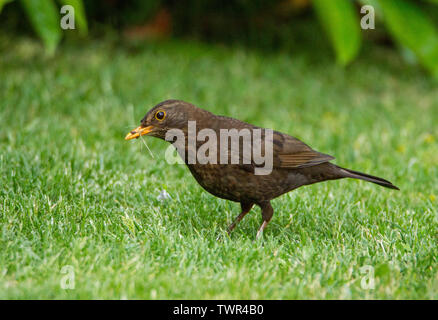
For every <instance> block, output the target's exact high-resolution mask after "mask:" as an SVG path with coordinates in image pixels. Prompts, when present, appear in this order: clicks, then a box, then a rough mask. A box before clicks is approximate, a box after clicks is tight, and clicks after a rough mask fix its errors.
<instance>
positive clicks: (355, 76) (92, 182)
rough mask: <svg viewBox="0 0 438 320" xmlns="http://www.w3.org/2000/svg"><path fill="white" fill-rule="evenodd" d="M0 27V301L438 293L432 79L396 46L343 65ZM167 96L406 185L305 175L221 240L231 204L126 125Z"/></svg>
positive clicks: (303, 55)
mask: <svg viewBox="0 0 438 320" xmlns="http://www.w3.org/2000/svg"><path fill="white" fill-rule="evenodd" d="M0 40H1V41H0V43H2V44H1V45H0V50H1V52H2V53H1V59H0V229H1V231H0V248H1V249H0V298H2V299H24V298H34V299H42V298H49V299H52V298H56V299H78V298H79V299H90V298H91V299H96V298H97V299H102V298H103V299H108V298H109V299H126V298H127V299H135V298H140V299H204V298H206V299H226V298H231V299H234V298H236V299H240V298H242V299H296V298H298V299H319V298H323V299H343V298H347V299H350V298H352V299H357V298H365V299H390V298H395V299H405V298H408V299H437V298H438V268H437V266H438V263H437V262H438V261H437V256H438V246H437V242H438V227H437V226H438V211H437V207H438V181H437V177H438V169H437V163H438V125H437V124H438V90H437V84H436V83H433V82H432V81H431V80H430V79H428V77H427V76H426V74H425V73H424V72H422V71H421V70H419V69H418V68H417V67H415V66H412V65H408V64H406V63H405V62H404V61H402V60H401V58H400V57H399V55H398V54H397V52H395V51H394V50H392V49H388V48H377V47H372V48H370V47H367V46H366V47H365V48H364V50H363V53H362V55H361V57H360V59H359V60H357V61H356V62H354V63H353V64H352V65H351V66H349V67H348V68H346V69H342V68H340V67H338V66H336V65H334V64H333V57H331V56H330V54H329V51H327V50H325V49H327V48H325V47H324V48H323V49H324V50H322V49H321V50H310V52H308V51H306V50H304V49H301V50H300V49H297V50H296V51H293V50H292V49H291V50H292V51H287V52H286V51H279V52H274V51H272V52H267V51H259V50H255V49H250V48H242V47H234V46H232V47H225V46H221V45H214V44H212V45H207V44H199V43H197V42H193V41H186V42H182V41H169V42H164V43H151V44H136V43H120V42H118V41H115V40H111V39H101V40H98V41H90V42H86V43H75V42H73V41H70V42H67V43H65V44H64V45H63V46H61V47H60V48H59V50H58V52H57V54H56V55H55V56H54V57H52V58H48V57H45V56H44V54H43V50H42V49H41V47H40V44H39V43H38V42H35V41H34V40H30V39H27V38H20V39H14V40H12V39H11V38H8V37H5V36H2V38H1V39H0ZM169 98H177V99H183V100H186V101H190V102H192V103H194V104H196V105H198V106H199V107H202V108H205V109H208V110H210V111H212V112H215V113H218V114H223V115H228V116H232V117H235V118H239V119H241V120H244V121H247V122H251V123H253V124H256V125H260V126H263V127H269V128H274V129H276V130H279V131H282V132H285V133H289V134H291V135H293V136H296V137H297V138H299V139H302V140H303V141H304V142H306V143H308V144H309V145H311V146H312V147H313V148H315V149H316V150H318V151H321V152H324V153H328V154H331V155H334V156H335V157H336V160H334V163H336V164H338V165H341V166H345V167H347V168H351V169H355V170H358V171H362V172H367V173H370V174H373V175H377V176H381V177H383V178H386V179H388V180H390V181H391V182H393V183H394V184H395V185H397V186H398V187H399V188H400V189H401V191H394V190H389V189H384V188H381V187H379V186H376V185H374V184H371V183H366V182H362V181H353V180H341V181H331V182H324V183H320V184H316V185H312V186H307V187H303V188H300V189H298V190H296V191H294V192H291V193H289V194H287V195H284V196H282V197H280V198H277V199H276V200H274V201H273V203H272V204H273V207H274V210H275V213H274V217H273V219H272V221H271V223H270V224H269V226H268V228H267V229H266V232H265V234H264V236H263V239H262V240H261V241H255V235H256V231H257V228H258V227H259V225H260V223H261V216H260V209H258V208H257V209H253V211H252V212H251V213H250V214H249V215H247V216H246V217H245V219H244V220H243V221H242V222H241V223H240V224H239V225H238V227H237V228H236V229H235V231H234V232H233V234H232V235H231V236H230V237H227V236H225V233H224V232H225V229H226V226H227V225H228V224H229V223H230V222H231V221H232V220H233V218H234V217H235V216H236V215H237V214H238V213H239V205H238V204H235V203H232V202H229V201H225V200H221V199H218V198H215V197H213V196H211V195H210V194H208V193H207V192H206V191H204V190H203V189H201V187H200V186H199V185H198V184H197V183H196V181H195V180H194V178H193V177H192V176H191V174H190V172H189V170H188V169H187V168H186V167H185V166H181V165H169V164H167V163H166V161H165V159H164V152H165V150H166V148H167V144H166V143H165V142H163V141H160V140H158V139H153V138H147V139H145V142H146V143H147V144H148V146H149V148H150V150H151V153H152V154H151V153H150V152H149V151H148V150H147V148H146V147H145V145H144V144H143V142H142V141H141V140H135V141H129V142H126V141H124V139H123V138H124V136H125V134H126V133H127V132H128V131H129V130H130V129H132V128H134V127H135V126H137V125H138V124H139V121H140V119H141V118H142V117H143V115H144V114H145V113H146V112H147V111H148V110H149V108H151V107H152V106H153V105H155V104H156V103H158V102H160V101H162V100H165V99H169ZM162 190H166V191H167V192H168V193H169V194H170V196H171V199H168V200H159V199H158V196H159V194H160V192H161V191H162ZM220 234H222V235H223V237H222V241H220V242H218V241H216V237H217V236H218V235H220ZM73 277H74V279H73ZM73 280H74V281H73Z"/></svg>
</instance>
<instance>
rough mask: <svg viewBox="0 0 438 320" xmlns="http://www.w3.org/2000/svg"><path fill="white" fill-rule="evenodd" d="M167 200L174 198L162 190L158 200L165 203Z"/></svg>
mask: <svg viewBox="0 0 438 320" xmlns="http://www.w3.org/2000/svg"><path fill="white" fill-rule="evenodd" d="M167 199H172V197H171V196H170V194H169V193H167V191H166V190H164V189H163V190H161V191H160V194H159V195H158V197H157V200H159V201H164V200H167Z"/></svg>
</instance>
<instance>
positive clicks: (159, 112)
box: [155, 111, 166, 121]
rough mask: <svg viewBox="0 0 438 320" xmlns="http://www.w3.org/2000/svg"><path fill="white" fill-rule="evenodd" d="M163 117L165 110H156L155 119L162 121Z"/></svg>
mask: <svg viewBox="0 0 438 320" xmlns="http://www.w3.org/2000/svg"><path fill="white" fill-rule="evenodd" d="M165 117H166V112H164V111H158V112H157V113H156V114H155V119H157V120H158V121H162V120H163V119H164V118H165Z"/></svg>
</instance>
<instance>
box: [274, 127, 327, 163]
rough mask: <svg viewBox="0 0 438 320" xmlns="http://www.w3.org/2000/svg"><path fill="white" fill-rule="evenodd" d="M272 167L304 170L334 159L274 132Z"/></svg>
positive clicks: (294, 139)
mask: <svg viewBox="0 0 438 320" xmlns="http://www.w3.org/2000/svg"><path fill="white" fill-rule="evenodd" d="M273 154H274V167H277V168H305V167H311V166H314V165H317V164H321V163H324V162H328V161H331V160H333V159H334V157H332V156H330V155H328V154H324V153H321V152H318V151H315V150H313V149H312V148H310V147H309V146H308V145H307V144H305V143H304V142H302V141H300V140H298V139H296V138H294V137H291V136H289V135H286V134H283V133H281V132H277V131H274V134H273Z"/></svg>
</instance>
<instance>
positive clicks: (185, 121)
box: [125, 100, 399, 238]
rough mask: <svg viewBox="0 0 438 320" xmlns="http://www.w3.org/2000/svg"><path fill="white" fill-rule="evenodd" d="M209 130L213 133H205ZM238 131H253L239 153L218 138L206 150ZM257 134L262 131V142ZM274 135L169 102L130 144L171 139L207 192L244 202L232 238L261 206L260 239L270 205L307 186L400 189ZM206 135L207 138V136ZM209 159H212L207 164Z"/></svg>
mask: <svg viewBox="0 0 438 320" xmlns="http://www.w3.org/2000/svg"><path fill="white" fill-rule="evenodd" d="M192 121H193V122H192ZM193 124H195V126H196V128H195V129H194V131H193V130H192V133H193V132H195V133H196V137H197V138H196V139H195V140H193V139H192V140H190V134H191V133H190V132H191V131H190V130H191V128H192V129H193V127H194V125H193ZM191 126H192V127H191ZM172 129H174V130H172ZM203 129H211V130H210V131H209V132H208V134H205V133H206V132H205V130H203ZM233 129H237V132H238V133H242V132H244V131H246V133H248V132H249V133H250V136H251V137H252V140H245V135H244V134H241V135H238V136H237V137H238V140H237V141H238V142H237V148H236V144H235V145H234V147H233V145H232V143H231V144H229V140H228V137H227V139H226V140H222V139H219V138H218V139H217V140H220V141H219V142H217V146H214V145H213V144H211V145H210V148H207V147H206V145H207V142H212V143H213V142H214V139H213V138H214V137H212V136H211V134H212V133H215V134H217V136H218V137H220V135H221V134H222V132H223V131H225V132H227V130H228V132H232V130H233ZM230 130H231V131H230ZM257 130H259V131H260V132H261V134H260V135H259V137H260V138H259V139H258V140H257V139H256V133H257V132H256V131H257ZM268 130H269V129H263V128H260V127H256V126H254V125H251V124H248V123H245V122H242V121H239V120H237V119H233V118H229V117H225V116H217V115H215V114H213V113H211V112H209V111H206V110H203V109H200V108H198V107H196V106H194V105H192V104H190V103H187V102H184V101H181V100H166V101H163V102H161V103H159V104H157V105H156V106H155V107H153V108H152V109H151V110H150V111H149V112H148V113H147V114H146V115H145V117H144V118H143V119H142V120H141V125H140V126H139V127H138V128H136V129H134V130H133V131H131V132H130V133H128V135H127V136H126V138H125V139H126V140H130V139H134V138H138V137H140V136H143V135H148V136H153V137H157V138H160V139H163V140H168V141H169V142H170V143H172V144H173V145H174V146H176V148H177V150H178V152H179V154H180V155H181V158H182V159H183V160H184V162H185V163H186V164H187V166H188V168H189V169H190V171H191V173H192V174H193V176H194V177H195V179H196V181H198V183H199V184H200V185H201V186H202V187H203V188H204V189H205V190H207V191H208V192H210V193H211V194H213V195H215V196H217V197H220V198H223V199H227V200H231V201H235V202H239V203H240V205H241V209H242V211H241V213H240V214H239V215H238V216H237V218H236V219H235V220H234V222H233V223H232V224H231V225H230V226H229V227H228V233H230V232H231V231H232V230H233V229H234V228H235V226H236V224H237V223H238V222H239V221H240V220H242V218H243V217H244V216H245V215H246V214H247V213H248V212H249V211H250V210H251V208H252V207H253V206H254V204H256V205H258V206H259V207H260V208H261V209H262V218H263V223H262V225H261V226H260V228H259V230H258V232H257V238H259V237H260V235H261V234H262V232H263V230H264V229H265V228H266V226H267V224H268V223H269V221H270V220H271V218H272V215H273V212H274V210H273V209H272V206H271V203H270V201H271V200H272V199H274V198H276V197H278V196H280V195H282V194H284V193H286V192H289V191H291V190H294V189H296V188H299V187H301V186H304V185H309V184H313V183H316V182H322V181H326V180H335V179H342V178H354V179H361V180H365V181H369V182H373V183H375V184H378V185H380V186H383V187H386V188H391V189H396V190H399V189H398V188H397V187H396V186H394V185H393V184H392V183H391V182H389V181H387V180H385V179H382V178H379V177H375V176H372V175H369V174H365V173H361V172H357V171H353V170H350V169H345V168H341V167H339V166H337V165H335V164H332V163H330V161H331V160H333V159H334V157H332V156H330V155H327V154H324V153H320V152H318V151H315V150H313V149H312V148H310V147H309V146H308V145H306V144H305V143H303V142H301V141H300V140H298V139H296V138H294V137H292V136H289V135H287V134H284V133H281V132H277V131H271V133H272V134H271V135H269V131H268ZM203 131H204V134H203V135H201V133H202V132H203ZM178 132H180V133H181V134H182V136H181V135H180V136H179V138H180V140H179V141H178V134H176V133H178ZM170 133H172V134H170ZM234 133H236V130H234ZM166 134H167V135H168V136H166ZM206 137H208V140H207V139H206ZM231 139H232V138H231ZM249 141H250V142H256V141H257V142H259V144H260V145H261V148H260V150H261V151H260V155H261V158H260V159H262V160H263V159H264V160H265V163H262V164H260V161H259V159H251V156H252V155H254V154H255V153H254V150H256V147H255V145H253V144H251V145H250V147H251V149H245V146H247V147H248V144H249ZM269 142H271V144H269ZM269 146H271V149H269ZM236 149H237V150H236ZM248 150H249V151H248ZM201 151H202V152H201ZM222 151H224V152H222ZM221 152H222V154H221ZM223 153H225V156H223ZM200 154H201V155H204V159H201V158H202V157H200V158H199V159H197V158H196V155H198V156H199V155H200ZM236 155H237V156H238V158H237V161H236V160H235V159H234V161H232V160H233V159H232V158H233V156H236ZM269 156H270V157H271V159H269ZM206 157H207V158H208V160H209V161H207V162H206V161H205V158H206ZM263 157H264V158H263ZM194 160H195V161H194ZM269 160H270V161H269ZM269 162H270V163H271V166H270V167H269V166H266V164H268V165H269V164H270V163H269ZM267 167H268V168H267ZM258 170H259V171H258Z"/></svg>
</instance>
